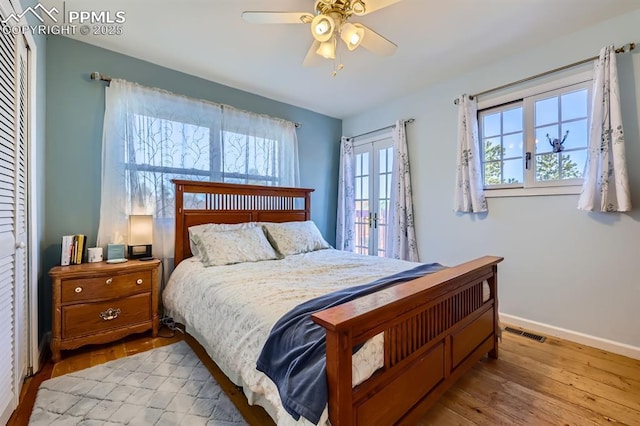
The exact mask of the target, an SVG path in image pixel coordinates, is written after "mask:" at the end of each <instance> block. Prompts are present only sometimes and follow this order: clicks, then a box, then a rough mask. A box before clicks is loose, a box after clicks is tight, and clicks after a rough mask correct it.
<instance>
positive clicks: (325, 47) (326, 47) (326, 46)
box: [316, 38, 336, 59]
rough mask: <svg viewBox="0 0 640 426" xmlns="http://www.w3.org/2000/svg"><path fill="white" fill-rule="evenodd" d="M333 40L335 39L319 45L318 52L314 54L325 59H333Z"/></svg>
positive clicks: (334, 52) (334, 47)
mask: <svg viewBox="0 0 640 426" xmlns="http://www.w3.org/2000/svg"><path fill="white" fill-rule="evenodd" d="M334 40H335V39H333V38H332V39H331V40H329V41H325V42H322V43H320V47H318V50H316V53H317V54H318V55H320V56H322V57H323V58H325V59H335V58H336V44H335V41H334Z"/></svg>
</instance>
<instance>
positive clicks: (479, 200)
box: [454, 95, 487, 213]
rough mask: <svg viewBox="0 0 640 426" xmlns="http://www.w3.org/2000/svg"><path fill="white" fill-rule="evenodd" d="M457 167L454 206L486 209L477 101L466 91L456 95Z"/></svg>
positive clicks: (471, 210)
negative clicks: (481, 168)
mask: <svg viewBox="0 0 640 426" xmlns="http://www.w3.org/2000/svg"><path fill="white" fill-rule="evenodd" d="M457 166H458V170H457V173H456V192H455V201H454V210H455V211H457V212H463V213H480V212H486V211H487V201H486V199H485V197H484V190H483V184H482V173H481V170H480V143H479V140H478V105H477V102H476V100H475V99H473V100H471V99H469V96H468V95H462V96H460V97H459V98H458V157H457Z"/></svg>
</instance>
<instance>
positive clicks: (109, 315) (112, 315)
mask: <svg viewBox="0 0 640 426" xmlns="http://www.w3.org/2000/svg"><path fill="white" fill-rule="evenodd" d="M118 315H120V308H116V309H113V308H109V309H107V310H106V311H104V312H100V318H102V319H103V320H105V321H111V320H114V319H116V318H118Z"/></svg>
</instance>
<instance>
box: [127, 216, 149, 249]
mask: <svg viewBox="0 0 640 426" xmlns="http://www.w3.org/2000/svg"><path fill="white" fill-rule="evenodd" d="M149 244H153V216H152V215H131V216H129V245H130V246H143V245H149Z"/></svg>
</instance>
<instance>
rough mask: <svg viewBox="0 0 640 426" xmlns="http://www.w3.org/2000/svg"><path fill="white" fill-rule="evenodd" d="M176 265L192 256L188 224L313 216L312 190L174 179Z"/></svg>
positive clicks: (284, 219)
mask: <svg viewBox="0 0 640 426" xmlns="http://www.w3.org/2000/svg"><path fill="white" fill-rule="evenodd" d="M172 182H173V183H174V184H175V189H176V191H175V192H176V194H175V195H176V236H175V254H174V266H178V264H179V263H180V262H181V261H182V260H184V259H187V258H189V257H191V256H192V254H191V248H190V246H189V227H190V226H195V225H201V224H203V223H242V222H293V221H304V220H310V219H311V196H310V194H311V193H312V192H313V189H305V188H283V187H278V186H261V185H241V184H235V183H220V182H197V181H190V180H178V179H173V180H172Z"/></svg>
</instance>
